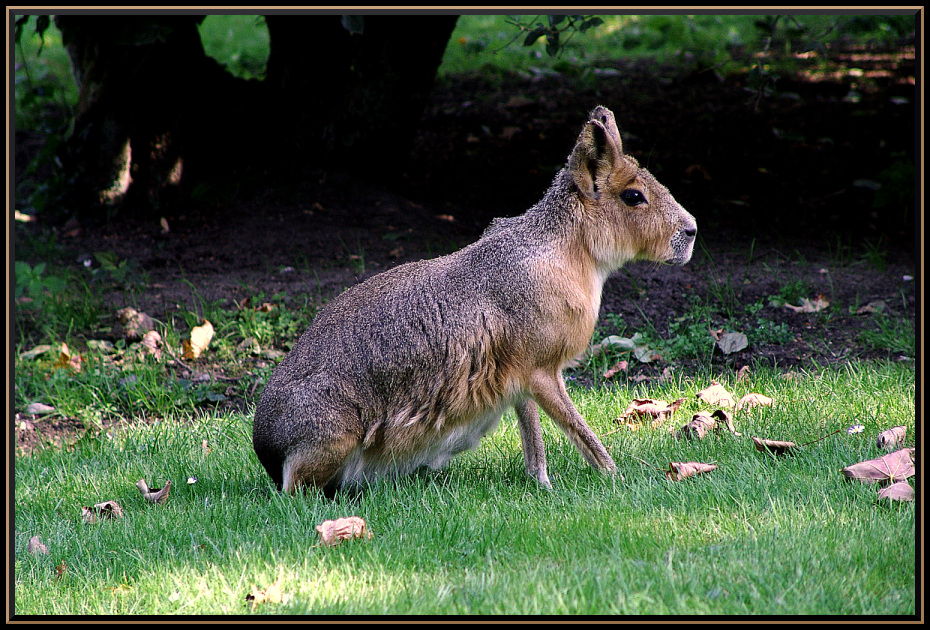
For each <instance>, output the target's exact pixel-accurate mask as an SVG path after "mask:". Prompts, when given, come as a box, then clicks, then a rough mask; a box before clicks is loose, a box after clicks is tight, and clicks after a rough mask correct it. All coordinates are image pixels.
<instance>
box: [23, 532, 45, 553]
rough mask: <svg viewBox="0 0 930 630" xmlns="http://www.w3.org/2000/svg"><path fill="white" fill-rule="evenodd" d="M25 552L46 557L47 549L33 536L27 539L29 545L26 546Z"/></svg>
mask: <svg viewBox="0 0 930 630" xmlns="http://www.w3.org/2000/svg"><path fill="white" fill-rule="evenodd" d="M26 551H28V552H29V553H31V554H37V553H41V554H45V555H48V547H46V546H45V545H44V544H42V540H41V539H40V538H39V537H38V536H33V537H32V538H30V539H29V544H28V545H26Z"/></svg>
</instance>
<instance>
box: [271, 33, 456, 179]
mask: <svg viewBox="0 0 930 630" xmlns="http://www.w3.org/2000/svg"><path fill="white" fill-rule="evenodd" d="M265 19H266V21H267V24H268V31H269V34H270V37H271V54H270V55H269V58H268V74H267V82H268V83H269V87H270V88H271V94H272V99H273V101H274V102H275V105H274V107H275V111H274V113H273V114H272V115H271V118H272V119H273V120H276V121H279V122H280V125H279V126H278V131H277V133H278V134H279V136H280V137H281V138H282V139H287V141H288V144H289V145H290V146H291V148H292V149H293V150H294V151H295V152H296V156H295V157H298V156H299V159H304V160H308V161H312V162H315V163H317V164H319V165H322V166H326V165H334V164H335V165H339V166H342V167H357V165H358V162H359V158H360V157H361V158H362V159H363V160H364V161H365V163H367V164H369V165H371V166H372V167H373V168H376V169H385V171H388V172H389V171H393V170H396V168H397V167H398V166H399V165H400V164H401V163H402V162H403V158H404V157H405V156H406V153H407V151H408V150H409V148H410V146H411V143H412V141H413V139H414V134H415V132H416V128H417V126H418V124H419V122H420V118H421V116H422V114H423V108H424V107H425V105H426V102H427V99H428V98H429V95H430V92H431V91H432V87H433V82H434V79H435V76H436V70H437V69H438V68H439V64H440V63H442V56H443V53H444V51H445V47H446V43H447V42H448V40H449V37H450V35H451V34H452V30H453V29H454V28H455V23H456V20H457V19H458V16H455V15H440V16H397V15H394V16H386V15H367V16H364V25H363V32H362V33H360V34H359V33H350V32H349V31H348V30H347V29H346V28H345V27H344V26H343V25H342V23H341V20H342V17H341V16H338V15H327V16H307V17H306V18H300V19H295V18H294V17H292V16H281V15H268V16H266V18H265Z"/></svg>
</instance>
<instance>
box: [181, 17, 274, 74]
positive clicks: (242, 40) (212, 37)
mask: <svg viewBox="0 0 930 630" xmlns="http://www.w3.org/2000/svg"><path fill="white" fill-rule="evenodd" d="M198 28H199V31H200V39H201V41H202V42H203V49H204V52H205V53H206V54H207V55H208V56H210V57H212V58H214V59H216V60H217V61H218V62H219V63H220V64H221V65H222V66H224V67H225V68H226V70H227V71H228V72H229V73H230V74H232V75H233V76H237V77H240V78H243V79H262V78H264V76H265V70H266V66H267V63H268V54H269V52H270V50H271V43H270V41H269V38H268V28H267V27H266V26H265V18H264V16H261V15H208V16H207V17H206V18H205V19H204V20H203V22H201V23H200V25H199V27H198Z"/></svg>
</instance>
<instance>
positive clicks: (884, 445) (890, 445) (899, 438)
mask: <svg viewBox="0 0 930 630" xmlns="http://www.w3.org/2000/svg"><path fill="white" fill-rule="evenodd" d="M906 436H907V427H906V426H903V425H902V426H897V427H891V428H890V429H888V430H886V431H882V432H881V433H879V434H878V438H877V439H876V443H877V444H878V448H880V449H882V450H885V451H892V450H894V449H895V447H897V446H898V445H899V444H901V442H903V441H904V438H905V437H906Z"/></svg>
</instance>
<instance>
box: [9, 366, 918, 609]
mask: <svg viewBox="0 0 930 630" xmlns="http://www.w3.org/2000/svg"><path fill="white" fill-rule="evenodd" d="M706 378H708V377H707V376H694V377H690V378H681V379H680V380H679V381H678V382H672V383H667V384H666V385H663V386H661V387H659V388H652V389H648V388H645V387H644V386H637V387H638V389H637V390H634V391H627V390H625V389H619V388H597V389H573V390H572V392H571V393H572V396H573V399H574V400H575V402H576V404H577V405H578V408H579V410H580V411H581V413H582V414H583V415H585V416H586V417H587V419H588V421H589V422H590V424H591V425H592V427H593V428H594V429H595V431H596V432H597V433H598V434H600V435H602V436H603V439H604V441H605V444H606V445H607V446H608V449H609V450H610V451H611V452H612V453H613V454H614V456H615V458H616V460H617V463H618V465H619V467H620V470H621V473H622V478H621V477H617V478H608V477H604V476H602V475H600V474H598V473H596V472H595V471H593V470H592V469H590V468H589V467H588V466H587V465H586V464H585V463H584V462H583V461H582V459H581V457H580V456H579V455H578V453H577V452H576V451H575V450H574V448H573V447H572V446H571V445H570V444H569V442H568V441H567V439H566V438H565V437H564V436H562V434H561V433H559V432H558V431H557V430H555V429H554V428H553V427H552V425H551V423H549V422H548V421H547V420H544V427H545V440H546V443H547V453H548V459H549V473H550V477H551V478H552V481H553V484H554V486H555V489H554V490H553V491H551V492H547V491H545V490H542V489H540V488H538V487H537V486H536V485H535V484H534V483H533V482H532V481H530V480H529V479H528V478H527V477H526V476H525V475H524V473H523V470H522V465H523V464H522V456H521V453H520V446H519V436H518V432H517V429H516V427H515V420H514V418H513V417H512V416H511V415H510V414H508V415H507V416H506V417H505V420H504V422H503V426H502V428H501V429H500V430H499V431H498V432H497V433H495V434H494V435H492V436H491V437H489V438H487V439H486V440H485V441H484V442H483V444H482V446H481V447H480V449H479V450H477V451H475V452H472V453H468V454H466V455H463V456H461V457H459V458H457V459H455V460H453V462H452V464H451V465H450V466H449V467H448V468H447V469H445V470H444V471H441V472H436V473H429V474H424V475H418V476H413V477H407V478H403V479H400V480H398V481H396V482H391V481H386V482H382V483H378V484H375V485H373V486H371V487H370V488H368V489H367V490H365V491H363V492H362V493H360V494H359V495H356V496H348V495H343V496H340V497H338V498H337V499H336V500H335V501H329V500H325V499H323V498H322V497H320V496H317V495H315V494H307V495H302V496H296V497H291V496H285V495H281V494H279V493H277V492H275V491H274V490H273V489H272V488H271V484H270V481H269V479H268V478H267V477H266V475H265V473H264V471H263V470H262V469H261V467H260V465H259V464H258V462H257V460H256V459H255V457H254V455H253V453H252V451H251V440H250V428H251V421H250V417H249V416H248V415H238V414H235V415H222V414H214V413H209V412H207V413H179V414H166V416H165V420H164V421H161V422H158V423H155V424H149V425H144V424H143V425H137V426H133V427H131V428H129V429H127V430H126V431H123V432H119V433H117V434H114V435H112V436H108V435H107V434H101V435H98V436H97V437H90V436H88V437H86V438H85V439H83V440H81V441H79V442H78V443H77V444H76V445H75V446H74V447H73V448H70V449H46V450H41V451H39V452H36V453H34V454H33V455H31V456H26V457H20V458H18V460H17V463H16V471H15V475H16V497H15V527H16V534H15V546H16V552H15V598H16V599H15V604H16V608H15V612H16V614H17V615H46V614H68V615H71V614H82V615H83V614H191V615H195V614H250V613H251V612H252V611H251V609H250V608H249V607H248V606H247V605H246V601H245V596H246V595H247V594H248V593H249V592H250V590H251V587H252V586H256V587H258V588H260V589H264V588H266V587H267V586H268V585H270V584H271V583H272V582H273V581H274V580H275V579H277V578H279V577H280V578H282V588H283V591H284V595H285V596H284V601H283V602H282V603H281V604H263V605H260V606H258V607H257V608H256V610H255V611H254V612H255V613H256V614H261V613H274V614H330V615H337V614H338V615H343V614H351V615H356V614H501V615H521V614H526V615H534V614H591V615H598V614H646V615H650V614H657V615H658V614H661V615H664V614H681V615H695V614H715V615H731V614H785V615H800V614H812V615H814V614H816V615H867V614H868V615H907V614H913V613H914V610H915V598H914V595H915V590H914V589H915V581H914V576H915V574H914V571H915V544H914V543H915V510H914V506H913V504H907V505H893V506H888V505H880V504H877V503H876V499H875V488H874V487H873V486H865V485H861V484H858V483H850V482H847V481H846V480H844V478H843V476H842V475H841V474H840V472H839V471H840V469H841V468H842V467H844V466H846V465H849V464H852V463H855V462H857V461H861V460H863V459H867V458H871V457H874V456H876V447H875V436H876V434H877V433H878V432H879V431H881V430H883V429H884V428H887V427H890V426H893V425H897V424H905V425H907V426H908V427H909V431H910V435H913V429H914V372H913V369H912V368H907V367H904V366H902V365H900V364H892V363H876V364H862V365H853V366H848V367H844V368H838V369H830V370H823V371H816V372H811V373H808V374H807V375H806V377H805V378H804V379H803V380H801V381H789V380H785V379H783V378H782V377H781V376H780V375H778V374H777V373H774V372H764V373H763V372H760V373H757V374H756V375H754V377H753V379H752V380H750V381H748V382H745V383H740V384H739V385H737V386H733V385H731V390H732V391H733V392H734V394H736V395H741V394H743V393H746V392H749V391H759V392H762V393H767V394H768V395H770V396H772V397H774V398H775V399H776V401H777V406H776V407H774V408H768V409H765V410H754V411H750V412H741V413H740V414H738V415H737V416H736V427H737V430H739V431H741V432H742V433H743V437H742V438H737V437H735V436H732V435H730V434H728V433H724V434H721V435H719V436H709V437H708V438H705V440H703V441H701V442H697V443H691V442H679V441H677V440H675V439H674V438H673V437H672V436H671V434H670V433H669V432H668V431H666V430H665V428H661V429H650V428H645V429H642V430H640V431H629V430H627V429H623V430H620V431H617V426H616V425H615V423H614V419H615V418H616V417H617V416H619V414H620V413H621V412H622V410H623V408H624V407H625V406H626V404H627V402H628V401H629V398H630V397H631V396H632V395H634V394H649V395H652V396H654V397H657V398H666V399H671V398H677V397H679V396H683V397H687V398H688V400H689V402H687V403H686V404H685V405H684V406H683V407H682V409H680V410H679V413H678V414H677V417H676V418H673V420H672V421H671V423H672V424H673V425H680V424H683V423H684V422H686V421H687V420H688V419H690V414H691V412H692V411H694V410H696V409H697V408H698V405H697V404H696V402H694V393H695V392H696V391H697V390H698V389H700V388H701V387H703V386H704V385H705V384H706V382H705V379H706ZM725 384H727V383H725ZM851 423H860V424H863V425H865V427H866V428H865V430H864V431H863V432H862V433H860V434H855V435H847V434H846V433H845V432H843V433H840V434H838V435H835V436H831V437H829V438H827V439H826V440H823V441H821V442H818V443H816V444H813V445H810V446H808V447H804V448H802V449H801V450H800V452H799V453H798V454H797V455H794V456H791V457H785V458H779V459H777V460H776V459H775V458H774V457H772V456H768V455H765V454H762V453H759V452H757V451H755V450H754V449H753V447H752V445H751V443H750V442H749V440H748V437H749V436H752V435H758V436H760V437H766V438H772V439H786V440H793V441H796V442H798V443H802V442H806V441H809V440H812V439H816V438H817V437H820V436H822V435H824V434H826V433H828V432H830V431H832V430H834V429H836V428H840V427H844V426H846V425H847V424H851ZM204 440H206V441H207V444H208V445H209V447H210V452H205V451H204V449H203V446H202V444H203V441H204ZM670 461H703V462H712V463H717V464H718V465H719V468H718V469H717V470H716V471H713V472H711V473H709V474H706V475H704V476H699V477H695V478H692V479H689V480H685V481H683V482H678V483H675V482H671V481H668V480H666V479H665V478H664V477H663V475H662V473H661V472H660V470H657V469H664V468H665V467H666V466H667V465H668V463H669V462H670ZM643 462H646V463H648V465H646V464H644V463H643ZM143 477H144V478H145V479H147V480H148V481H149V483H150V484H151V485H153V486H160V485H162V484H163V483H164V482H165V481H167V480H169V479H170V480H172V481H173V484H174V485H173V489H172V492H171V495H170V497H169V500H168V502H167V504H166V505H165V506H163V507H156V506H152V505H149V504H146V503H144V502H143V500H142V498H141V496H140V495H139V493H138V491H137V490H136V488H135V487H134V484H135V482H136V481H137V480H138V479H140V478H143ZM189 477H196V479H197V481H196V483H193V484H188V483H187V479H188V478H189ZM111 499H112V500H115V501H117V502H118V503H120V505H121V506H122V508H123V510H124V513H125V516H124V517H123V518H122V519H118V520H113V521H106V522H102V523H97V524H85V523H82V521H81V506H89V505H92V504H94V503H99V502H102V501H104V500H111ZM349 515H356V516H360V517H361V518H363V519H365V521H366V522H367V523H368V526H369V527H370V529H371V531H372V532H373V533H374V538H373V539H371V540H370V541H348V542H345V543H343V544H342V545H341V546H339V547H335V548H328V547H323V546H320V545H319V544H318V536H317V533H316V531H315V530H314V528H315V526H316V525H317V524H319V523H321V522H322V521H323V520H326V519H331V518H338V517H342V516H349ZM36 535H38V536H40V537H41V539H42V542H43V543H44V544H46V545H47V546H48V548H49V551H50V553H49V554H48V555H33V554H30V553H28V552H27V551H26V544H27V542H28V540H29V538H31V537H32V536H36ZM61 563H64V565H65V568H66V569H65V572H64V574H63V577H61V578H58V577H56V567H58V566H60V565H61Z"/></svg>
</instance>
